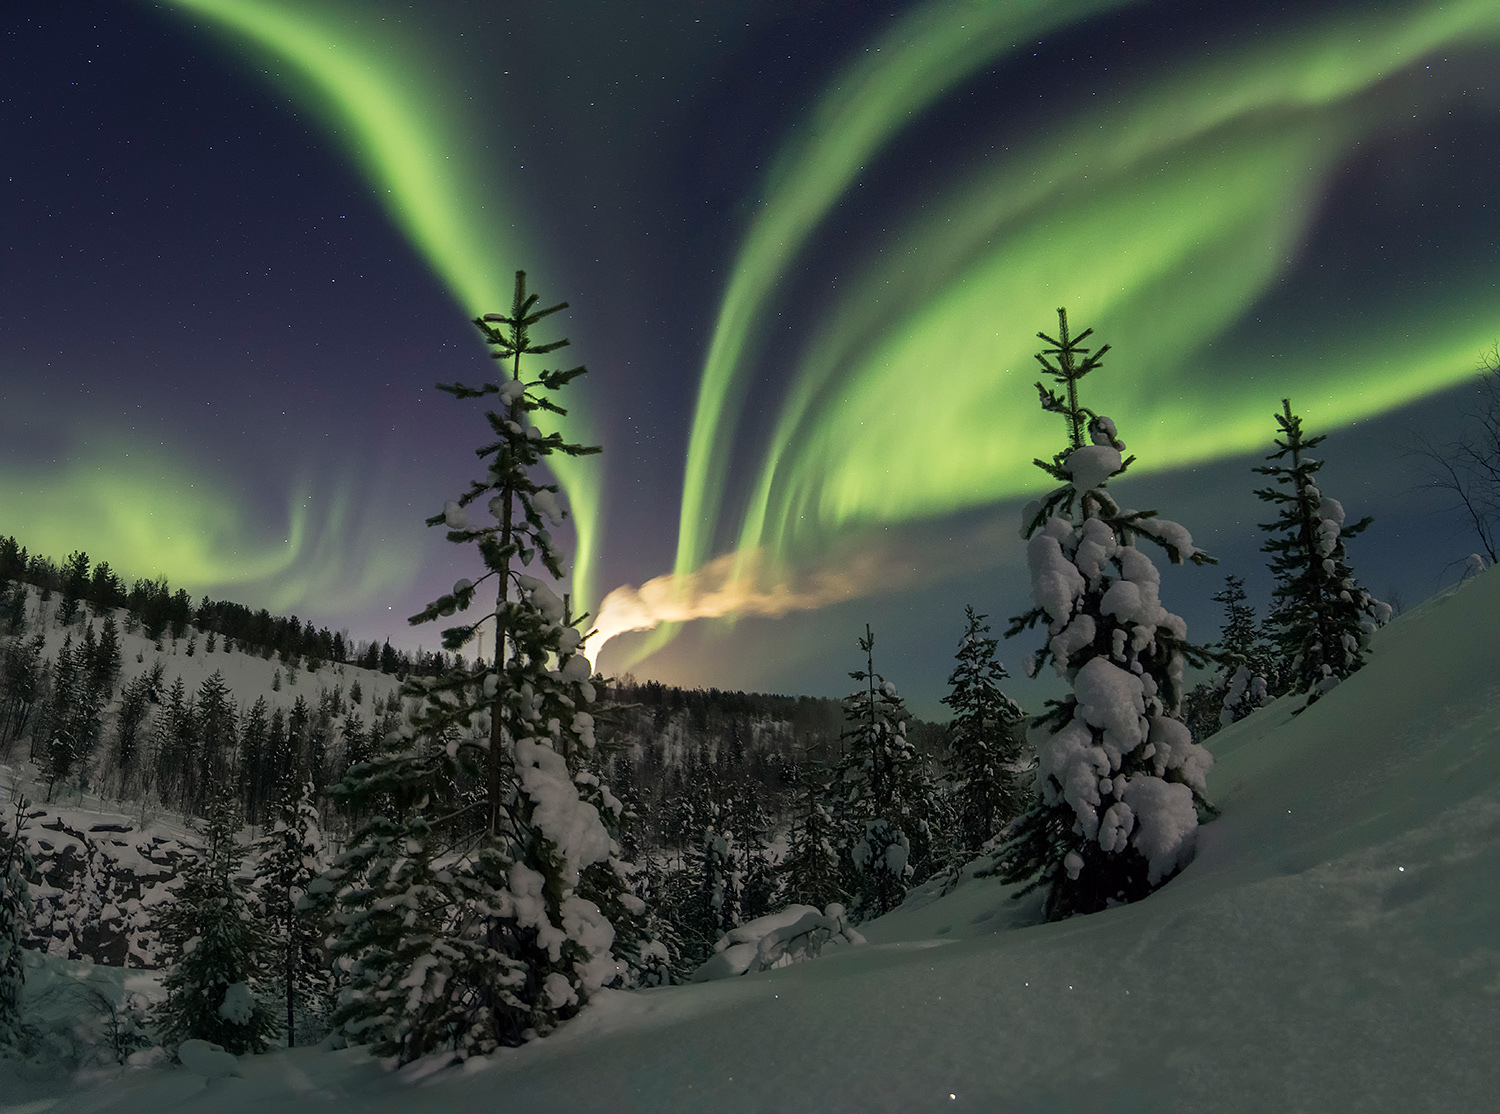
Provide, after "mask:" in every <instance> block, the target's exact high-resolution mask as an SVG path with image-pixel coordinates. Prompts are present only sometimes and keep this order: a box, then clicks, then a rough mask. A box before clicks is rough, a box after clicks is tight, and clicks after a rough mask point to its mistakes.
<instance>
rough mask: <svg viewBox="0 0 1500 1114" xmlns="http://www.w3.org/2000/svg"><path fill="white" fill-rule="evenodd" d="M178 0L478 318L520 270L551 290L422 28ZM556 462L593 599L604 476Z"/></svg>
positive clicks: (360, 17)
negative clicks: (370, 196) (253, 67)
mask: <svg viewBox="0 0 1500 1114" xmlns="http://www.w3.org/2000/svg"><path fill="white" fill-rule="evenodd" d="M171 3H173V4H175V5H176V6H177V7H178V8H180V9H182V10H183V11H185V12H187V13H190V14H191V15H193V16H195V17H198V18H200V19H202V20H204V21H205V22H206V23H207V24H208V25H209V26H210V27H211V28H213V29H215V30H216V31H218V32H220V33H222V34H223V35H224V36H225V38H226V39H227V41H228V42H230V43H231V44H232V45H234V46H236V47H238V48H241V49H247V50H249V51H250V53H251V54H252V55H253V56H254V57H255V58H256V59H257V60H260V61H262V62H264V63H266V64H267V65H269V66H271V67H273V69H272V70H270V71H268V72H269V73H270V75H271V76H272V77H273V78H274V79H275V80H276V81H278V82H279V83H280V84H281V86H282V87H283V89H284V91H285V92H286V93H287V95H289V96H290V97H291V98H292V99H293V100H294V102H295V103H296V104H298V105H299V106H300V107H302V108H303V109H304V110H306V111H308V112H309V113H310V114H312V115H313V116H314V117H316V118H317V119H318V120H319V121H321V122H322V123H323V124H324V125H325V127H326V128H327V129H328V131H329V133H330V134H331V135H332V136H333V137H334V138H335V140H336V141H337V142H338V143H339V144H340V145H341V146H342V147H343V148H344V149H345V151H346V152H347V153H348V155H349V157H350V158H351V159H352V160H353V162H354V163H355V165H356V166H357V167H358V168H359V169H360V171H361V173H362V174H363V175H364V178H365V180H366V182H367V183H368V184H369V187H370V189H371V190H372V191H373V192H374V194H375V196H376V197H377V198H378V199H379V200H380V201H381V203H382V204H383V205H384V206H385V208H386V211H387V213H388V214H389V216H390V218H391V220H392V221H393V223H394V224H395V225H396V226H397V227H398V228H399V229H400V230H401V231H402V232H403V234H404V235H405V236H406V238H407V239H408V241H409V242H410V243H411V244H412V246H413V247H414V248H415V249H416V250H417V252H418V253H419V254H420V255H421V256H422V258H423V259H425V260H426V261H427V263H428V265H429V266H430V267H431V268H432V270H433V272H434V274H436V276H437V277H438V279H439V280H440V281H441V282H442V283H443V284H444V286H445V287H446V289H447V290H448V292H449V294H450V295H451V296H452V298H453V299H454V301H455V302H457V303H458V305H459V307H460V308H461V309H462V311H463V312H464V313H465V314H466V315H468V316H478V315H479V314H482V313H486V312H490V311H494V310H500V309H507V308H508V307H509V304H510V296H511V295H510V291H511V288H512V285H513V275H514V272H515V271H516V270H517V269H519V268H526V269H528V270H531V271H534V272H539V273H540V275H541V278H542V281H540V282H539V281H536V276H534V277H533V282H532V286H533V287H536V288H540V289H541V290H542V291H543V292H544V296H546V292H547V290H548V286H547V283H546V281H545V267H542V266H539V265H538V264H539V259H540V257H539V255H538V252H537V246H536V245H534V244H531V243H529V242H528V241H527V238H526V236H525V235H524V233H523V232H522V231H520V229H522V228H524V226H525V221H523V220H512V219H511V218H512V217H514V216H515V214H516V213H518V212H519V206H518V205H517V204H516V203H514V202H513V201H511V200H510V199H509V198H508V197H507V195H506V188H505V187H506V181H507V178H506V175H505V173H504V171H503V169H502V168H501V167H499V166H497V165H494V164H492V163H491V162H490V161H488V160H486V159H483V158H481V157H480V155H479V154H478V153H477V152H479V151H482V150H483V149H484V148H485V147H486V146H487V144H486V143H485V142H484V136H485V124H484V123H483V122H482V121H479V120H476V119H474V118H473V114H472V112H471V111H470V110H469V109H468V108H467V107H466V103H467V102H465V101H464V100H463V99H462V98H460V97H459V96H458V95H457V94H456V93H455V92H454V91H452V90H450V89H447V88H444V87H442V86H440V85H439V84H438V82H437V80H436V77H435V75H437V74H440V73H443V72H444V68H443V66H442V65H441V64H439V63H437V62H436V61H434V60H433V59H432V58H431V57H428V56H427V55H429V54H430V51H428V48H427V47H426V44H424V43H422V42H421V41H420V40H418V39H416V38H414V37H413V32H412V30H411V29H410V28H404V29H403V31H402V34H401V36H400V37H397V36H396V35H394V34H392V33H391V31H390V29H389V28H387V27H383V26H382V25H381V23H380V22H379V21H376V20H374V19H373V13H372V12H371V11H369V10H361V9H360V8H359V7H357V6H356V5H353V4H337V5H328V4H324V5H319V6H317V7H316V8H315V7H313V6H312V5H308V4H300V3H290V2H284V0H283V2H276V0H171ZM554 293H555V292H554ZM475 348H476V351H479V350H480V346H479V345H478V343H477V342H476V345H475ZM458 378H464V376H462V375H460V376H458ZM468 378H470V379H472V378H473V376H472V375H470V376H468ZM575 401H576V400H575ZM557 423H558V428H559V429H560V430H561V431H562V433H563V434H564V436H566V437H567V438H568V439H570V440H575V441H589V440H591V435H590V430H589V427H588V424H587V422H586V421H585V420H584V418H583V417H582V416H581V415H580V412H579V411H578V410H577V409H574V410H571V411H570V413H569V415H568V416H567V417H566V418H559V419H557ZM552 467H553V470H554V472H555V473H556V475H557V478H558V481H559V483H560V484H561V485H562V487H563V488H564V490H565V491H566V492H567V497H568V501H569V503H570V506H571V511H572V521H573V528H574V532H575V535H576V538H577V552H576V554H575V558H574V567H573V573H572V582H573V592H574V595H575V596H576V597H577V598H578V599H580V600H585V601H586V600H589V599H591V598H592V592H593V583H592V581H593V565H594V559H595V553H596V545H597V540H598V536H599V527H600V514H601V508H602V500H601V496H600V492H601V486H602V474H601V472H600V468H599V465H598V464H597V462H595V461H593V460H590V459H587V458H584V459H578V460H574V459H570V458H567V457H559V458H557V459H556V460H555V461H554V463H553V465H552Z"/></svg>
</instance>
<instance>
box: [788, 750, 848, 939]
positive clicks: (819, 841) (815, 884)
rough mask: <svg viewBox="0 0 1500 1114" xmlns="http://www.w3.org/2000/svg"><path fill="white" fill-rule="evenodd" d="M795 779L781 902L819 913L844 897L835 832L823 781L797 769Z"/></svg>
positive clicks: (817, 776)
mask: <svg viewBox="0 0 1500 1114" xmlns="http://www.w3.org/2000/svg"><path fill="white" fill-rule="evenodd" d="M797 776H798V781H799V782H800V785H799V788H800V790H801V792H800V793H799V795H798V806H797V815H796V818H795V819H794V820H793V822H792V833H791V840H790V846H788V848H787V856H786V862H785V863H784V864H783V865H782V877H783V879H784V883H783V886H782V891H781V898H782V900H783V901H784V902H785V903H786V904H788V905H814V906H817V908H819V909H821V908H823V907H824V906H825V905H827V904H828V903H829V902H830V901H843V899H844V896H845V895H844V888H843V884H842V878H841V872H840V869H839V850H838V847H837V845H836V840H837V838H838V828H837V826H836V825H835V823H834V819H833V814H832V812H831V811H830V809H829V807H828V802H827V794H828V788H827V786H826V785H825V784H824V783H823V782H824V779H823V778H821V777H820V776H819V775H818V774H817V773H816V772H815V771H813V770H811V769H808V768H806V767H803V768H802V769H799V771H798V775H797Z"/></svg>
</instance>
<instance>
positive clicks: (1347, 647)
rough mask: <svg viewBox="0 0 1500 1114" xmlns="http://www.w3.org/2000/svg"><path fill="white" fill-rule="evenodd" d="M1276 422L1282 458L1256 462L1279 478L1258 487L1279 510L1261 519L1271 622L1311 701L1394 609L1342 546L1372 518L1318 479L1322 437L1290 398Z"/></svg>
mask: <svg viewBox="0 0 1500 1114" xmlns="http://www.w3.org/2000/svg"><path fill="white" fill-rule="evenodd" d="M1276 425H1277V427H1278V428H1279V429H1280V431H1281V436H1279V437H1278V438H1276V451H1275V452H1273V453H1271V454H1270V455H1268V456H1267V457H1266V459H1267V460H1269V461H1275V462H1279V463H1272V464H1268V465H1263V466H1261V467H1258V468H1256V469H1255V471H1256V472H1257V473H1259V474H1261V475H1263V476H1270V477H1272V480H1273V482H1274V483H1275V484H1276V485H1277V486H1274V487H1266V488H1261V489H1259V490H1257V491H1256V493H1255V494H1256V495H1257V496H1259V497H1260V498H1261V499H1262V500H1264V501H1265V502H1267V503H1270V504H1271V505H1272V506H1273V507H1276V508H1277V509H1278V512H1279V513H1278V514H1277V516H1276V521H1275V522H1266V523H1262V524H1261V529H1262V530H1265V531H1266V532H1267V533H1269V534H1270V535H1271V536H1270V537H1269V538H1267V539H1266V542H1265V544H1264V545H1262V546H1261V550H1262V551H1263V552H1265V553H1269V554H1270V555H1271V572H1272V574H1273V575H1274V576H1275V577H1276V588H1275V589H1274V591H1273V592H1272V600H1273V602H1272V606H1271V615H1270V618H1269V621H1268V624H1267V625H1268V626H1269V627H1270V628H1271V632H1272V637H1273V638H1274V639H1275V641H1276V644H1277V647H1278V649H1279V650H1280V652H1281V659H1282V663H1283V667H1284V669H1285V673H1286V685H1287V688H1288V690H1289V691H1292V692H1297V693H1306V694H1307V703H1306V704H1304V705H1303V706H1302V707H1303V708H1306V707H1307V705H1309V704H1312V703H1313V702H1314V701H1316V700H1317V699H1318V698H1319V697H1320V696H1322V695H1323V694H1324V693H1325V692H1327V691H1328V690H1329V689H1331V688H1333V687H1334V686H1335V685H1337V684H1338V683H1339V682H1340V681H1342V680H1343V679H1344V678H1346V677H1348V676H1349V675H1350V674H1351V673H1353V672H1354V671H1355V670H1356V669H1358V668H1360V666H1362V665H1364V662H1365V658H1364V652H1365V649H1366V648H1367V646H1368V645H1369V640H1370V635H1371V634H1373V633H1374V631H1375V629H1376V628H1377V627H1379V626H1380V625H1382V624H1383V623H1385V621H1386V620H1387V619H1389V618H1390V615H1391V609H1390V606H1389V605H1388V604H1385V603H1382V602H1380V601H1379V600H1377V599H1375V598H1374V597H1372V596H1371V595H1370V593H1369V592H1366V591H1365V590H1364V589H1363V588H1361V587H1360V586H1359V583H1358V581H1356V580H1355V578H1354V572H1353V570H1352V569H1351V568H1350V567H1349V559H1348V554H1347V553H1346V552H1345V550H1344V542H1346V541H1347V540H1348V539H1350V538H1352V537H1354V536H1356V535H1357V534H1359V533H1361V532H1362V531H1363V530H1364V529H1365V528H1366V527H1367V526H1369V525H1370V523H1371V522H1372V521H1373V519H1371V518H1369V517H1368V516H1367V517H1365V518H1362V519H1360V520H1359V521H1358V522H1356V523H1354V524H1353V525H1350V526H1346V525H1344V520H1345V515H1344V507H1343V504H1341V503H1340V502H1339V501H1338V500H1337V499H1332V498H1329V497H1328V496H1325V495H1324V494H1323V493H1322V492H1321V491H1320V490H1319V489H1318V486H1317V484H1316V483H1315V482H1314V477H1315V476H1316V475H1317V473H1318V471H1319V470H1320V469H1321V468H1322V467H1323V462H1322V461H1321V460H1318V459H1315V458H1314V457H1311V456H1308V455H1307V453H1308V451H1309V450H1310V449H1314V448H1316V447H1317V446H1318V445H1320V444H1321V443H1322V442H1323V440H1324V438H1323V437H1322V436H1319V437H1310V438H1306V439H1304V438H1303V436H1302V419H1301V418H1299V417H1298V416H1297V415H1295V414H1293V413H1292V404H1291V402H1290V400H1288V399H1282V400H1281V413H1279V414H1277V415H1276ZM1299 710H1300V709H1299Z"/></svg>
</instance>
